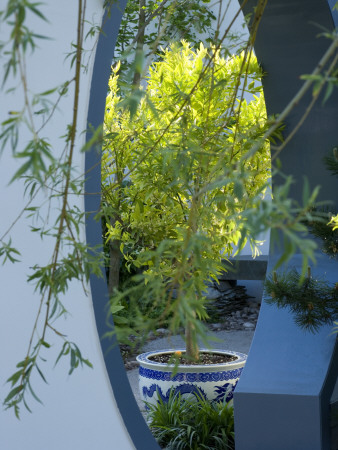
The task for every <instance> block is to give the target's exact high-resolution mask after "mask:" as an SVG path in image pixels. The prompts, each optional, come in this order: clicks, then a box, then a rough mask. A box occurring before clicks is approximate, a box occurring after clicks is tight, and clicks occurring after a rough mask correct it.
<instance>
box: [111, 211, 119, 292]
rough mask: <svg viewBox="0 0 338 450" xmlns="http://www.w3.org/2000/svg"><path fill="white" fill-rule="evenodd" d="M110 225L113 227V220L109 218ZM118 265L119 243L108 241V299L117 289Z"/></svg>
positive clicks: (115, 240)
mask: <svg viewBox="0 0 338 450" xmlns="http://www.w3.org/2000/svg"><path fill="white" fill-rule="evenodd" d="M110 223H111V225H112V226H114V225H115V219H114V218H111V219H110ZM120 265H121V251H120V241H119V240H117V239H114V240H111V241H109V278H108V292H109V297H111V296H112V295H113V293H114V290H115V289H118V287H119V281H120Z"/></svg>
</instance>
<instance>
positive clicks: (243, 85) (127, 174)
mask: <svg viewBox="0 0 338 450" xmlns="http://www.w3.org/2000/svg"><path fill="white" fill-rule="evenodd" d="M117 70H118V68H117V69H116V71H117ZM261 75H262V74H261V71H260V68H259V66H258V64H257V61H256V58H255V57H254V55H253V54H252V53H251V52H249V53H244V52H243V53H241V54H240V55H237V56H236V55H233V56H232V57H229V58H226V59H225V58H223V57H221V56H220V53H219V51H218V50H216V49H215V48H210V49H207V48H205V47H204V46H203V45H202V44H201V45H200V48H199V50H197V51H194V50H193V49H192V48H191V46H190V45H189V43H187V42H185V41H182V43H181V45H178V44H174V45H172V46H171V47H170V48H169V49H167V50H166V51H165V52H164V55H163V60H161V61H160V62H156V63H154V64H153V65H152V67H151V68H150V72H149V76H148V79H147V87H146V89H145V90H144V91H143V92H142V98H139V103H137V101H136V100H137V99H134V103H130V102H129V103H128V108H125V106H126V103H125V102H124V101H121V98H120V97H119V92H118V83H117V78H118V76H117V75H116V72H115V73H114V75H113V76H112V77H111V80H110V84H109V87H110V92H109V95H108V97H107V104H106V116H105V133H106V139H105V146H104V152H103V165H102V173H103V184H104V188H103V192H104V194H105V201H106V206H108V207H110V212H109V211H108V213H107V214H108V216H109V217H110V220H108V221H107V230H108V231H107V238H108V240H110V241H114V242H115V245H114V248H115V249H119V251H120V252H121V255H123V259H124V263H125V264H126V265H127V266H128V267H129V268H131V267H134V268H141V269H142V271H141V273H139V274H138V275H137V277H136V279H134V281H135V284H134V285H133V286H132V287H130V288H129V289H124V291H123V293H121V295H122V296H129V298H130V297H134V298H136V300H137V302H138V304H139V305H142V304H144V303H147V304H149V303H150V302H151V304H152V307H153V308H154V309H157V310H158V309H159V310H160V311H161V316H160V319H162V320H166V319H167V318H168V317H169V316H170V317H171V318H172V324H173V327H174V328H176V327H178V326H179V325H181V324H183V325H184V326H185V329H186V337H187V354H188V355H189V356H191V357H194V358H196V357H197V354H198V349H197V345H196V339H195V337H196V336H195V335H196V332H198V328H199V327H201V326H202V325H201V323H200V322H199V321H196V320H195V318H196V317H197V318H199V319H201V318H204V317H205V310H204V300H205V297H204V295H203V293H204V291H205V290H206V285H207V282H208V281H209V280H210V279H211V278H214V279H216V278H217V275H218V273H219V272H220V271H221V270H222V269H223V268H224V267H223V264H222V259H224V258H226V257H227V256H229V255H231V254H232V253H233V246H234V245H237V244H239V243H240V245H241V244H244V243H245V241H246V238H247V236H246V233H243V226H242V219H241V213H242V211H243V210H244V209H246V208H247V207H249V206H251V207H252V206H253V205H254V204H255V202H258V201H259V199H261V198H262V196H263V195H264V192H265V190H266V188H267V183H268V179H269V177H270V157H269V144H268V141H267V140H266V141H262V144H261V145H260V148H259V150H258V151H257V152H256V153H254V154H253V155H252V156H251V157H249V156H248V154H247V153H248V151H249V149H250V147H251V146H252V143H253V142H254V141H257V140H258V139H260V138H262V136H263V135H264V132H265V131H266V127H267V125H266V123H267V121H266V112H265V104H264V98H263V94H262V92H261V87H260V85H259V84H258V82H259V80H260V77H261ZM248 95H250V97H249V99H248V100H246V99H245V98H247V97H248ZM131 117H132V119H133V120H132V121H131V120H130V119H131ZM112 218H113V219H112ZM117 287H118V285H117V284H116V285H115V286H114V288H117ZM111 292H113V289H112V290H111ZM118 298H120V297H119V296H118ZM148 312H149V311H148ZM156 320H157V321H158V320H159V317H156ZM142 323H143V324H145V323H149V325H150V323H151V321H150V319H149V318H148V319H147V320H145V318H144V317H142Z"/></svg>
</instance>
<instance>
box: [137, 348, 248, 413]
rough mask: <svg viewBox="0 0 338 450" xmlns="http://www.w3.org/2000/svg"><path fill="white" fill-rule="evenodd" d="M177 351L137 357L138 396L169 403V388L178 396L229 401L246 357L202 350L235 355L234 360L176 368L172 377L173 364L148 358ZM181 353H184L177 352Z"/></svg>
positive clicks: (234, 353) (223, 351)
mask: <svg viewBox="0 0 338 450" xmlns="http://www.w3.org/2000/svg"><path fill="white" fill-rule="evenodd" d="M175 351H177V349H174V350H173V349H168V350H162V351H154V352H147V353H143V354H142V355H139V356H138V357H137V361H138V362H139V364H140V368H139V386H140V393H141V397H142V398H143V400H144V401H146V402H148V403H153V404H155V403H156V402H157V400H158V398H159V397H160V398H161V399H162V400H163V401H168V397H169V393H170V390H171V389H174V391H175V392H176V393H178V392H180V393H181V395H185V394H189V395H197V394H198V393H199V394H200V395H202V396H203V397H204V398H206V399H208V400H210V401H222V400H223V399H225V401H226V402H230V401H231V400H232V398H233V393H234V390H235V387H236V385H237V383H238V380H239V377H240V375H241V373H242V370H243V367H244V365H245V362H246V358H247V356H246V355H245V354H244V353H239V352H233V351H230V350H201V351H205V352H212V353H219V354H226V355H231V356H235V360H234V361H231V362H228V363H222V364H206V365H178V367H176V373H175V375H173V370H174V368H175V366H174V365H170V364H164V363H158V362H155V361H152V360H151V359H150V357H151V356H153V355H156V354H161V353H172V352H175ZM180 351H182V352H184V349H183V350H180Z"/></svg>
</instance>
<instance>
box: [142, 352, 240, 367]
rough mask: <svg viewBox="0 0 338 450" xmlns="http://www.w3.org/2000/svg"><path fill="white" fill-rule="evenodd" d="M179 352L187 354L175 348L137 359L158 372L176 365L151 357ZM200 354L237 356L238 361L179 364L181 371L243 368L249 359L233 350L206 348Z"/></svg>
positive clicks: (148, 353)
mask: <svg viewBox="0 0 338 450" xmlns="http://www.w3.org/2000/svg"><path fill="white" fill-rule="evenodd" d="M177 351H181V352H182V353H183V352H185V348H175V349H172V348H171V349H165V350H155V351H151V352H146V353H142V354H140V355H138V356H137V357H136V361H137V362H138V363H139V364H140V365H141V366H143V367H152V368H154V369H157V370H164V369H166V370H168V369H170V368H174V367H175V364H166V363H159V362H156V361H151V360H150V359H149V357H151V356H154V355H159V354H165V353H173V352H177ZM200 352H203V353H206V352H207V353H218V354H222V355H224V354H227V355H231V356H236V360H234V361H230V362H226V363H217V364H184V365H183V364H182V365H180V364H178V366H176V367H179V371H180V372H181V371H187V370H188V371H191V370H194V371H196V370H210V369H212V368H216V367H217V368H220V369H225V370H227V369H235V368H237V367H238V366H243V365H244V363H245V361H246V359H247V355H246V354H245V353H240V352H234V351H232V350H222V349H206V348H202V349H200Z"/></svg>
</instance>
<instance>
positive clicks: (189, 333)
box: [185, 322, 199, 361]
mask: <svg viewBox="0 0 338 450" xmlns="http://www.w3.org/2000/svg"><path fill="white" fill-rule="evenodd" d="M185 345H186V355H187V357H188V358H190V359H192V360H193V361H197V360H198V357H199V348H198V343H197V337H196V330H195V327H194V325H193V324H192V323H191V322H187V324H186V326H185Z"/></svg>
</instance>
